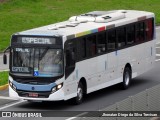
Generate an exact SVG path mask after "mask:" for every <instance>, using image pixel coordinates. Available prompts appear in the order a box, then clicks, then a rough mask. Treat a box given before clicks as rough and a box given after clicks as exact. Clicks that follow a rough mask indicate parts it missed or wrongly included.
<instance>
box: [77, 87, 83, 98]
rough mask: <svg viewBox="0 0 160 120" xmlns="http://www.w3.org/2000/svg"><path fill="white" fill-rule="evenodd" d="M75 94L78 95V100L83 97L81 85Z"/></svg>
mask: <svg viewBox="0 0 160 120" xmlns="http://www.w3.org/2000/svg"><path fill="white" fill-rule="evenodd" d="M77 96H78V100H79V101H80V100H81V99H82V97H83V91H82V88H81V87H78V91H77Z"/></svg>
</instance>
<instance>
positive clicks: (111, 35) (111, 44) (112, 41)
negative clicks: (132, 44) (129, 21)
mask: <svg viewBox="0 0 160 120" xmlns="http://www.w3.org/2000/svg"><path fill="white" fill-rule="evenodd" d="M107 34H108V44H107V50H115V48H116V31H115V30H110V31H108V33H107Z"/></svg>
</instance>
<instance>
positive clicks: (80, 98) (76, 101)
mask: <svg viewBox="0 0 160 120" xmlns="http://www.w3.org/2000/svg"><path fill="white" fill-rule="evenodd" d="M83 97H84V89H83V84H82V83H81V82H80V83H79V84H78V88H77V96H76V97H75V98H74V104H76V105H78V104H81V103H82V101H83Z"/></svg>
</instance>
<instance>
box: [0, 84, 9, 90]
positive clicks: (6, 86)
mask: <svg viewBox="0 0 160 120" xmlns="http://www.w3.org/2000/svg"><path fill="white" fill-rule="evenodd" d="M8 86H9V85H8V84H5V85H1V86H0V91H2V90H6V89H8Z"/></svg>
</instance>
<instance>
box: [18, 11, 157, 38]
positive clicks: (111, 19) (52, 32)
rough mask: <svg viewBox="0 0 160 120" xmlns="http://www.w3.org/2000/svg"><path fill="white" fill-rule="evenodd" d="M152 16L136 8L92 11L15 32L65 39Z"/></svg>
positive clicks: (152, 15) (152, 14)
mask: <svg viewBox="0 0 160 120" xmlns="http://www.w3.org/2000/svg"><path fill="white" fill-rule="evenodd" d="M152 17H154V13H151V12H146V11H137V10H113V11H93V12H89V13H86V14H82V15H78V16H73V17H71V18H70V19H69V20H67V21H64V22H59V23H55V24H51V25H47V26H43V27H39V28H34V29H31V30H26V31H22V32H19V33H17V34H18V35H36V36H66V38H67V39H72V38H76V37H80V36H83V35H87V34H91V33H95V32H99V31H103V30H107V29H110V28H113V27H117V26H121V25H125V24H129V23H133V22H137V21H140V20H145V19H147V18H152Z"/></svg>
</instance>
